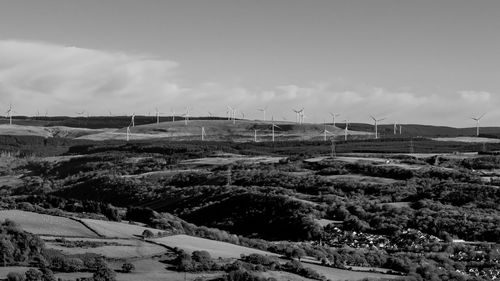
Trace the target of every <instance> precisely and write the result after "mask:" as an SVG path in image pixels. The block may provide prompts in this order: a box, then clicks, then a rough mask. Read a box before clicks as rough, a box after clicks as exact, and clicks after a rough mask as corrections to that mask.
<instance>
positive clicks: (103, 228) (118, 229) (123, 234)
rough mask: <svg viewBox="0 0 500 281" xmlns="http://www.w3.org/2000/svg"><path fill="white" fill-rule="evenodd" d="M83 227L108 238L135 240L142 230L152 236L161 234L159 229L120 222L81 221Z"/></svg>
mask: <svg viewBox="0 0 500 281" xmlns="http://www.w3.org/2000/svg"><path fill="white" fill-rule="evenodd" d="M80 221H81V222H83V223H84V224H85V225H87V226H88V227H89V228H91V229H92V230H94V231H95V232H97V233H99V234H100V235H102V236H105V237H109V238H135V237H137V236H140V235H142V232H144V230H146V229H147V230H150V231H151V232H153V233H154V234H157V233H158V232H163V231H162V230H159V229H154V228H149V227H143V226H140V225H135V224H127V223H122V222H114V221H103V220H94V219H81V220H80Z"/></svg>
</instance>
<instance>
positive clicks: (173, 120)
mask: <svg viewBox="0 0 500 281" xmlns="http://www.w3.org/2000/svg"><path fill="white" fill-rule="evenodd" d="M171 112H172V122H175V109H171Z"/></svg>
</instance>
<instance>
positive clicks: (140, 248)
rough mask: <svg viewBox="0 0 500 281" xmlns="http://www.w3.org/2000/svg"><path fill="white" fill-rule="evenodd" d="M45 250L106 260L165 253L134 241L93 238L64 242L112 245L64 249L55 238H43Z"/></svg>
mask: <svg viewBox="0 0 500 281" xmlns="http://www.w3.org/2000/svg"><path fill="white" fill-rule="evenodd" d="M43 239H44V240H45V243H46V245H47V248H50V249H55V250H60V251H62V252H63V253H66V254H69V255H75V254H84V253H94V254H99V255H103V256H105V257H107V258H120V259H122V258H136V257H149V256H154V255H159V254H162V253H165V252H167V249H165V248H164V247H162V246H159V245H155V244H152V243H147V242H144V241H140V240H136V239H133V240H131V239H95V238H87V239H85V238H65V240H66V241H86V242H97V243H113V244H112V245H103V246H99V247H83V248H80V247H65V246H62V245H60V244H59V243H57V242H56V241H54V240H55V237H43Z"/></svg>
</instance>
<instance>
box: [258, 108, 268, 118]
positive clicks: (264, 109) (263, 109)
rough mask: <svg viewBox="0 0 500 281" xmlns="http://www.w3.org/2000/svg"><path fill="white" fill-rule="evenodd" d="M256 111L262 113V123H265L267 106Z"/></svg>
mask: <svg viewBox="0 0 500 281" xmlns="http://www.w3.org/2000/svg"><path fill="white" fill-rule="evenodd" d="M257 110H258V111H262V113H263V114H264V121H266V110H267V106H266V107H264V108H258V109H257Z"/></svg>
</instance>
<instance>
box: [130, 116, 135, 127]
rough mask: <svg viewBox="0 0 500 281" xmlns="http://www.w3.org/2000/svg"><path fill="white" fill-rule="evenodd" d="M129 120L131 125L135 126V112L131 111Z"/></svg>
mask: <svg viewBox="0 0 500 281" xmlns="http://www.w3.org/2000/svg"><path fill="white" fill-rule="evenodd" d="M131 122H132V127H135V113H132V118H131Z"/></svg>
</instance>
